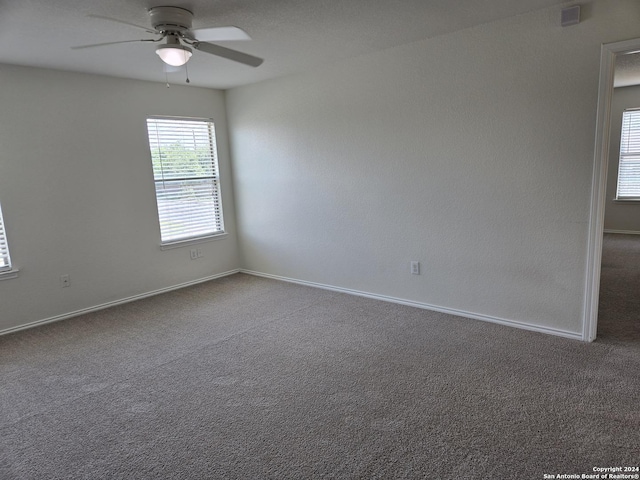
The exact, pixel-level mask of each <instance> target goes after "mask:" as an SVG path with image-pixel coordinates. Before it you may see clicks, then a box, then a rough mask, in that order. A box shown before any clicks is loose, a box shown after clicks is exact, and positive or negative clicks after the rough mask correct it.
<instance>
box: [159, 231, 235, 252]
mask: <svg viewBox="0 0 640 480" xmlns="http://www.w3.org/2000/svg"><path fill="white" fill-rule="evenodd" d="M228 236H229V234H228V233H227V232H223V233H216V234H215V235H209V236H207V237H198V238H189V239H187V240H178V241H175V242H170V243H163V244H161V245H160V250H172V249H174V248H180V247H188V246H189V245H196V244H198V243H205V242H212V241H214V240H221V239H223V238H226V237H228Z"/></svg>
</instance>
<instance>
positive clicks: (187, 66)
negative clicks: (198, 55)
mask: <svg viewBox="0 0 640 480" xmlns="http://www.w3.org/2000/svg"><path fill="white" fill-rule="evenodd" d="M183 55H184V71H185V74H186V76H187V83H191V81H190V80H189V63H188V58H187V52H186V51H183Z"/></svg>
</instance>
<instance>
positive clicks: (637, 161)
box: [616, 109, 640, 200]
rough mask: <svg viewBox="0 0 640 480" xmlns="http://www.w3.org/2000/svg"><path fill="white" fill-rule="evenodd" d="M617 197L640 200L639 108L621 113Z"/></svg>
mask: <svg viewBox="0 0 640 480" xmlns="http://www.w3.org/2000/svg"><path fill="white" fill-rule="evenodd" d="M616 196H617V198H618V199H638V200H640V110H636V109H634V110H625V111H624V112H623V113H622V134H621V136H620V163H619V165H618V190H617V194H616Z"/></svg>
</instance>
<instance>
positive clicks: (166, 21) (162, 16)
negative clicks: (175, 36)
mask: <svg viewBox="0 0 640 480" xmlns="http://www.w3.org/2000/svg"><path fill="white" fill-rule="evenodd" d="M149 17H150V18H151V25H152V26H153V28H155V29H156V30H158V31H159V32H178V33H184V32H187V31H189V30H191V22H192V20H193V13H192V12H190V11H189V10H186V9H184V8H180V7H153V8H151V9H149Z"/></svg>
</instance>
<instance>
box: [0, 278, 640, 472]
mask: <svg viewBox="0 0 640 480" xmlns="http://www.w3.org/2000/svg"><path fill="white" fill-rule="evenodd" d="M639 372H640V346H639V345H638V344H625V343H620V342H608V341H606V339H605V340H603V341H599V342H595V343H592V344H585V343H581V342H578V341H573V340H568V339H563V338H559V337H552V336H548V335H544V334H538V333H533V332H527V331H523V330H518V329H514V328H509V327H503V326H499V325H493V324H488V323H483V322H480V321H474V320H468V319H462V318H457V317H452V316H449V315H445V314H440V313H434V312H429V311H425V310H419V309H415V308H411V307H406V306H401V305H394V304H388V303H383V302H379V301H375V300H371V299H365V298H359V297H354V296H348V295H344V294H339V293H334V292H328V291H323V290H318V289H313V288H308V287H303V286H298V285H292V284H287V283H282V282H277V281H272V280H266V279H262V278H256V277H251V276H248V275H242V274H238V275H234V276H232V277H227V278H224V279H220V280H216V281H212V282H208V283H205V284H201V285H197V286H194V287H190V288H187V289H183V290H179V291H175V292H171V293H168V294H165V295H162V296H158V297H153V298H148V299H145V300H141V301H138V302H135V303H130V304H127V305H122V306H119V307H115V308H112V309H109V310H104V311H101V312H96V313H93V314H89V315H85V316H82V317H77V318H75V319H71V320H67V321H64V322H59V323H55V324H50V325H46V326H42V327H40V328H36V329H31V330H27V331H23V332H18V333H15V334H11V335H6V336H4V337H0V385H1V389H0V455H1V456H0V478H2V479H3V480H13V479H209V478H211V479H217V478H231V479H262V478H270V479H289V478H290V479H304V478H380V479H395V478H435V479H453V478H456V479H484V478H496V479H498V478H499V479H541V478H543V475H544V474H545V473H546V474H582V473H592V469H593V467H607V466H625V465H638V463H639V460H638V459H639V458H640V455H639V453H640V451H639V447H638V445H639V443H638V440H639V434H638V432H639V431H640V411H639V409H638V405H640V386H639V380H638V378H639Z"/></svg>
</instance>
